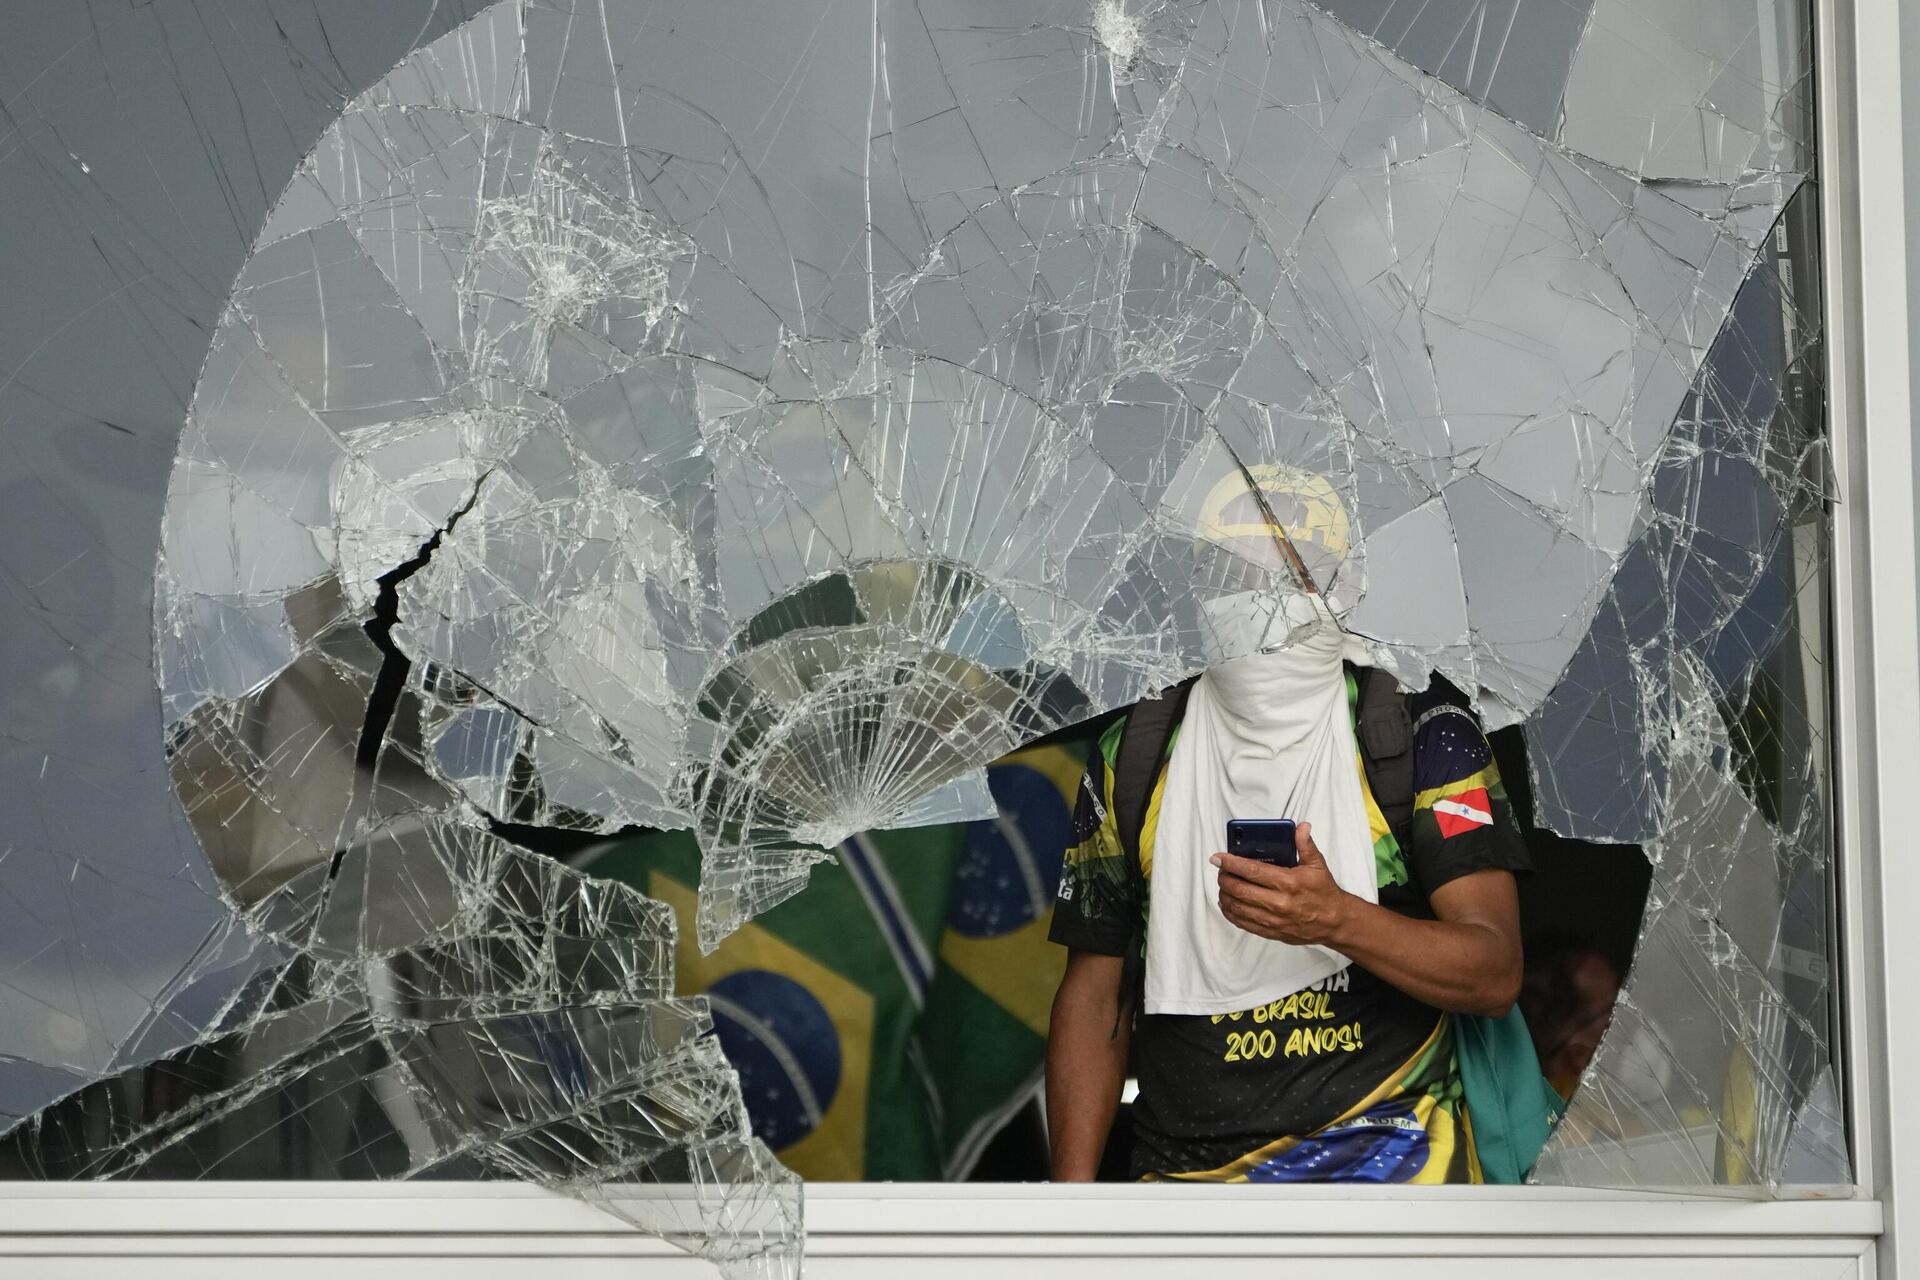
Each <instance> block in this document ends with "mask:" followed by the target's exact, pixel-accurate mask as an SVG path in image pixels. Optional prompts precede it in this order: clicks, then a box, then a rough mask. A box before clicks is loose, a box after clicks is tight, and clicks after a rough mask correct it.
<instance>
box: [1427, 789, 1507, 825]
mask: <svg viewBox="0 0 1920 1280" xmlns="http://www.w3.org/2000/svg"><path fill="white" fill-rule="evenodd" d="M1433 820H1434V821H1435V822H1437V823H1439V824H1440V834H1441V836H1442V837H1447V836H1457V835H1459V834H1460V833H1461V832H1462V831H1472V830H1473V829H1474V828H1476V827H1490V826H1492V825H1493V801H1491V800H1489V799H1487V789H1486V788H1485V787H1474V788H1472V789H1471V790H1468V791H1456V792H1454V793H1453V794H1452V795H1450V796H1447V797H1445V798H1444V799H1440V800H1435V801H1434V802H1433Z"/></svg>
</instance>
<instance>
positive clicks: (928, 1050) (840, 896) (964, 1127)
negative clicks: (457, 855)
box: [585, 737, 1091, 1181]
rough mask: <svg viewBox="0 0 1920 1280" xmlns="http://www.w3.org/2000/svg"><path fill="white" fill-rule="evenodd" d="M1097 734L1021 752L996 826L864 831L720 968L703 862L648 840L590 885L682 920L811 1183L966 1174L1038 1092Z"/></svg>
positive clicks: (762, 1129) (732, 941)
mask: <svg viewBox="0 0 1920 1280" xmlns="http://www.w3.org/2000/svg"><path fill="white" fill-rule="evenodd" d="M1090 741H1091V738H1090V737H1089V738H1087V739H1082V740H1076V741H1071V742H1067V743H1064V744H1063V743H1058V742H1056V743H1049V744H1048V745H1045V746H1040V747H1031V748H1027V749H1025V750H1022V751H1016V752H1014V753H1013V754H1012V755H1009V756H1007V757H1005V758H1003V759H1002V760H999V761H997V762H996V763H995V764H994V765H993V766H991V767H990V768H989V770H988V773H987V777H988V782H989V784H990V786H991V787H992V791H993V797H994V801H995V803H996V805H997V806H998V808H999V816H998V817H997V818H995V819H991V820H988V821H982V822H973V823H954V824H948V825H944V826H930V827H912V828H905V829H901V830H896V831H876V832H870V833H866V834H862V835H858V836H855V837H853V838H852V839H850V840H848V841H847V842H845V843H844V844H842V845H841V846H840V847H839V849H838V850H837V851H836V861H835V863H833V864H831V865H826V866H821V867H819V868H816V869H815V871H814V873H813V881H812V883H811V885H810V886H809V887H808V888H807V890H806V891H805V892H804V893H802V894H800V895H799V896H798V897H796V898H794V899H792V900H790V901H788V902H786V903H783V904H781V905H780V906H778V907H775V908H773V909H772V910H769V911H767V912H764V913H763V914H761V915H760V916H758V917H757V918H756V919H755V920H753V921H752V922H751V923H749V924H747V925H745V926H743V927H742V928H741V929H740V930H739V931H738V932H736V933H734V934H733V935H731V936H730V937H728V938H727V939H726V941H725V942H723V943H722V944H721V946H720V948H719V949H718V950H717V951H715V952H714V953H713V954H712V955H708V956H703V955H701V954H700V950H699V948H698V947H696V946H695V945H694V943H693V913H694V907H695V904H696V900H697V894H696V887H697V884H698V876H699V867H700V854H699V850H698V848H697V847H696V846H695V844H694V840H693V836H692V834H691V833H689V832H686V831H664V832H656V833H652V834H647V835H641V836H636V837H633V838H631V839H628V840H624V841H621V842H619V843H617V844H614V845H610V846H608V847H607V848H606V849H604V850H603V851H601V852H600V853H599V854H598V855H597V856H596V857H595V858H594V859H593V860H592V861H591V862H590V863H588V864H587V865H586V868H585V869H586V870H588V871H590V872H592V873H593V874H595V875H599V876H603V877H606V878H608V879H613V880H619V881H622V882H624V883H627V884H631V885H633V886H635V887H636V888H638V889H640V890H641V891H642V892H644V893H646V894H647V895H648V896H649V897H653V898H657V899H659V900H660V901H662V902H665V903H667V904H668V905H669V906H671V907H672V908H673V909H674V913H675V915H676V916H677V918H678V920H679V924H680V931H679V941H678V945H677V949H676V955H675V960H676V964H677V974H678V989H679V991H680V992H681V994H684V995H705V996H706V997H707V998H708V1000H709V1001H710V1002H711V1004H712V1007H713V1016H714V1023H715V1026H716V1029H717V1032H718V1034H719V1037H720V1041H721V1044H722V1045H723V1046H724V1048H725V1049H726V1053H727V1057H728V1060H729V1061H731V1062H732V1063H733V1065H734V1068H735V1069H736V1070H737V1071H738V1072H739V1073H740V1080H741V1089H742V1093H743V1094H744V1096H745V1098H746V1104H747V1111H748V1114H749V1115H750V1116H751V1118H752V1121H753V1127H754V1130H755V1132H756V1133H757V1134H758V1135H759V1136H760V1137H761V1138H762V1139H763V1140H764V1141H765V1142H766V1143H767V1145H768V1146H769V1147H771V1148H772V1149H773V1150H774V1152H775V1153H776V1154H777V1155H778V1156H779V1157H780V1159H781V1160H782V1161H783V1162H784V1163H786V1164H787V1165H788V1167H790V1168H792V1169H793V1170H795V1171H796V1172H798V1173H799V1174H801V1175H802V1176H803V1177H806V1178H812V1179H819V1180H826V1181H837V1180H863V1179H864V1180H885V1179H892V1180H898V1181H931V1180H940V1179H958V1178H964V1177H965V1176H966V1174H967V1172H968V1170H969V1169H971V1168H972V1166H973V1163H974V1162H975V1160H977V1159H978V1157H979V1155H980V1152H981V1150H982V1149H983V1148H984V1147H985V1146H986V1144H987V1142H988V1141H989V1140H990V1139H991V1138H992V1137H993V1135H994V1134H995V1133H996V1132H998V1130H999V1129H1000V1127H1001V1126H1002V1125H1003V1124H1004V1123H1005V1122H1006V1120H1007V1119H1008V1118H1009V1117H1010V1116H1011V1115H1012V1114H1013V1113H1014V1112H1016V1111H1017V1110H1018V1109H1019V1108H1020V1107H1021V1106H1022V1105H1024V1104H1025V1103H1026V1101H1027V1099H1028V1098H1029V1097H1031V1096H1032V1094H1033V1091H1034V1089H1035V1088H1036V1087H1037V1085H1038V1083H1039V1079H1040V1071H1041V1066H1042V1062H1043V1059H1044V1055H1045V1049H1046V1030H1047V1013H1048V1008H1049V1006H1050V1004H1051V1002H1052V999H1053V992H1054V988H1055V987H1057V986H1058V985H1059V981H1060V973H1061V970H1062V968H1063V967H1064V966H1065V963H1066V954H1065V952H1064V951H1062V950H1061V949H1060V948H1058V947H1055V946H1052V945H1051V944H1049V943H1048V942H1047V927H1048V924H1049V923H1050V922H1051V918H1052V909H1053V898H1054V893H1055V892H1056V890H1057V888H1058V885H1059V881H1060V863H1061V857H1062V854H1063V852H1064V850H1065V848H1066V844H1067V834H1068V829H1069V826H1070V823H1071V818H1072V810H1073V800H1074V792H1075V788H1076V786H1077V785H1078V782H1079V778H1080V772H1081V770H1082V768H1084V766H1085V762H1086V752H1087V748H1088V745H1089V743H1090Z"/></svg>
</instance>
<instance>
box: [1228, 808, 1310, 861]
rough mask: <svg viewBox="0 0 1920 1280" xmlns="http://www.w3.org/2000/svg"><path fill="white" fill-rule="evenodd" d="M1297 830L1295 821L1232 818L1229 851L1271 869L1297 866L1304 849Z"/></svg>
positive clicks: (1237, 856)
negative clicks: (1300, 843)
mask: <svg viewBox="0 0 1920 1280" xmlns="http://www.w3.org/2000/svg"><path fill="white" fill-rule="evenodd" d="M1296 830H1297V828H1296V826H1295V824H1294V821H1293V819H1292V818H1229V819H1227V852H1228V853H1230V854H1232V855H1233V856H1234V857H1236V858H1248V859H1251V860H1252V861H1254V862H1264V863H1266V864H1268V865H1269V866H1274V867H1297V866H1299V865H1300V847H1299V845H1298V844H1297V843H1296Z"/></svg>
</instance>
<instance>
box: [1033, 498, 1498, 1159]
mask: <svg viewBox="0 0 1920 1280" xmlns="http://www.w3.org/2000/svg"><path fill="white" fill-rule="evenodd" d="M1249 480H1251V481H1252V482H1253V484H1251V485H1249V483H1248V481H1249ZM1200 523H1201V539H1202V542H1201V545H1202V547H1203V548H1204V549H1205V551H1206V553H1207V554H1206V555H1205V556H1203V564H1212V565H1214V566H1216V567H1215V568H1213V569H1203V571H1202V577H1203V579H1207V578H1210V581H1207V582H1206V586H1207V587H1208V588H1209V591H1208V598H1209V600H1210V602H1209V603H1208V605H1207V606H1206V610H1207V620H1208V624H1209V625H1210V626H1211V627H1212V628H1213V629H1214V632H1215V636H1214V638H1215V642H1216V646H1217V649H1218V651H1219V652H1221V653H1225V654H1232V653H1238V654H1241V655H1244V656H1239V657H1235V658H1232V659H1231V660H1228V661H1223V662H1217V663H1215V664H1214V665H1213V666H1212V667H1210V668H1209V669H1208V671H1207V672H1206V674H1204V675H1203V676H1201V677H1200V678H1199V679H1198V680H1197V681H1195V682H1192V684H1191V686H1190V687H1186V686H1183V687H1182V690H1181V696H1180V697H1179V698H1178V699H1177V700H1174V704H1170V705H1172V710H1162V711H1161V712H1160V719H1161V720H1162V721H1163V722H1165V724H1166V728H1165V729H1164V730H1161V731H1159V733H1158V737H1157V739H1156V740H1155V741H1153V742H1151V743H1149V744H1147V745H1146V746H1144V747H1143V746H1142V745H1141V742H1140V738H1139V735H1134V736H1130V735H1129V722H1130V721H1141V722H1143V723H1144V721H1145V719H1146V712H1145V710H1144V709H1145V708H1146V707H1147V706H1148V704H1147V703H1144V702H1143V703H1141V704H1139V705H1138V706H1136V708H1135V709H1134V711H1133V713H1132V714H1131V716H1130V717H1128V718H1127V719H1123V720H1121V721H1120V722H1118V723H1116V724H1115V725H1113V726H1112V727H1111V728H1110V729H1109V730H1108V731H1107V732H1106V733H1105V734H1104V735H1103V736H1102V738H1101V740H1100V743H1099V745H1098V748H1097V749H1096V750H1095V751H1094V753H1093V756H1092V759H1091V761H1090V762H1089V764H1088V767H1087V771H1086V776H1085V778H1084V779H1083V781H1082V786H1081V791H1080V795H1079V800H1078V803H1077V807H1076V810H1075V815H1074V826H1073V834H1072V837H1071V839H1072V842H1073V843H1072V847H1071V848H1070V849H1069V850H1068V853H1067V859H1066V867H1065V870H1064V873H1063V876H1062V880H1061V884H1060V891H1059V900H1058V902H1057V903H1056V905H1055V911H1054V920H1053V926H1052V938H1053V940H1054V941H1055V942H1057V943H1060V944H1062V945H1064V946H1066V947H1067V948H1069V958H1068V962H1067V969H1066V975H1065V977H1064V978H1063V979H1062V981H1061V984H1060V988H1059V991H1058V993H1057V994H1056V996H1055V999H1054V1004H1053V1015H1052V1023H1051V1028H1050V1031H1049V1035H1048V1044H1047V1074H1046V1090H1047V1095H1046V1096H1047V1118H1048V1125H1049V1130H1050V1134H1051V1144H1052V1155H1053V1173H1054V1177H1055V1178H1056V1179H1058V1180H1061V1181H1087V1180H1091V1179H1092V1178H1093V1177H1094V1174H1095V1171H1096V1169H1097V1168H1098V1166H1099V1163H1100V1158H1101V1154H1102V1151H1103V1149H1104V1147H1105V1144H1106V1141H1107V1137H1108V1132H1109V1130H1110V1129H1111V1127H1112V1125H1113V1121H1114V1117H1115V1114H1116V1110H1117V1107H1118V1104H1119V1101H1120V1096H1121V1091H1122V1086H1123V1085H1124V1083H1125V1081H1126V1079H1127V1077H1128V1076H1129V1075H1134V1076H1137V1078H1138V1081H1139V1096H1138V1099H1137V1102H1136V1104H1135V1106H1134V1108H1133V1124H1134V1141H1133V1147H1132V1150H1133V1156H1132V1174H1133V1176H1135V1177H1140V1178H1150V1179H1159V1178H1176V1179H1190V1180H1204V1181H1255V1182H1284V1181H1308V1180H1311V1181H1335V1180H1345V1181H1359V1182H1415V1183H1431V1182H1477V1181H1480V1180H1481V1176H1482V1175H1481V1167H1480V1161H1479V1159H1478V1157H1477V1155H1476V1153H1475V1149H1474V1142H1473V1131H1472V1122H1471V1118H1470V1117H1469V1115H1468V1114H1467V1108H1466V1105H1465V1101H1464V1097H1463V1089H1462V1085H1461V1077H1460V1069H1459V1065H1458V1061H1457V1059H1456V1054H1455V1043H1456V1039H1455V1018H1456V1015H1461V1014H1472V1015H1480V1016H1486V1017H1500V1016H1502V1015H1504V1014H1505V1013H1506V1011H1507V1010H1508V1008H1509V1007H1510V1006H1511V1004H1512V1003H1513V1000H1514V997H1515V994H1516V992H1517V991H1518V990H1519V987H1520V981H1521V947H1520V927H1519V907H1518V902H1517V895H1516V888H1515V881H1514V873H1515V872H1516V871H1522V870H1525V869H1526V867H1527V861H1526V855H1525V851H1524V847H1523V845H1522V843H1521V839H1520V835H1519V832H1518V830H1517V829H1516V827H1515V825H1514V822H1513V819H1512V817H1511V815H1510V813H1509V811H1508V808H1507V803H1506V797H1505V793H1504V791H1503V789H1502V787H1501V784H1500V775H1499V770H1498V768H1497V767H1496V766H1495V764H1494V761H1493V757H1492V753H1491V752H1490V751H1489V749H1488V747H1487V742H1486V738H1485V737H1484V735H1483V734H1482V733H1481V730H1480V726H1479V723H1478V721H1477V720H1476V719H1475V718H1474V716H1473V714H1472V712H1471V711H1470V710H1469V708H1468V705H1467V701H1466V699H1465V698H1464V697H1463V696H1461V695H1460V694H1459V692H1458V691H1457V690H1455V689H1453V688H1452V686H1450V685H1448V684H1446V682H1444V681H1441V680H1436V681H1435V682H1434V684H1433V685H1432V686H1431V687H1429V688H1428V689H1427V690H1426V691H1425V692H1423V693H1420V694H1417V695H1412V696H1408V695H1405V694H1402V693H1400V692H1399V691H1398V689H1397V686H1394V685H1393V682H1392V679H1391V677H1389V676H1386V675H1385V674H1384V673H1380V672H1374V671H1370V670H1367V669H1366V668H1365V666H1364V664H1365V660H1366V653H1365V650H1364V648H1363V647H1362V646H1361V645H1360V644H1359V643H1358V642H1357V641H1356V640H1355V639H1354V638H1353V637H1351V636H1349V635H1346V634H1345V633H1343V632H1342V631H1341V629H1340V628H1339V626H1338V624H1337V623H1336V622H1335V621H1334V616H1333V613H1334V609H1335V608H1336V607H1337V606H1335V605H1332V604H1330V602H1329V600H1328V599H1327V597H1326V596H1325V595H1324V594H1323V593H1322V591H1321V587H1320V584H1328V583H1333V582H1335V581H1336V578H1337V574H1338V570H1339V567H1340V565H1341V562H1342V561H1343V560H1344V559H1345V557H1346V553H1347V543H1348V524H1347V519H1346V515H1345V511H1344V508H1343V506H1342V504H1341V503H1340V501H1339V498H1338V495H1337V494H1335V493H1334V492H1333V490H1332V488H1331V487H1330V486H1329V485H1328V484H1327V483H1326V481H1325V480H1324V479H1322V478H1320V477H1318V476H1313V475H1310V474H1307V473H1303V472H1298V471H1294V470H1292V469H1291V468H1284V467H1260V468H1255V469H1253V471H1251V472H1247V473H1240V472H1236V473H1235V474H1233V475H1230V476H1229V477H1227V478H1226V479H1225V480H1223V481H1222V482H1221V483H1220V484H1219V485H1217V486H1215V488H1214V491H1213V492H1212V493H1211V494H1209V495H1208V497H1207V499H1206V501H1205V503H1204V506H1203V510H1202V512H1201V522H1200ZM1274 582H1284V583H1289V584H1291V587H1290V589H1286V590H1280V591H1277V592H1276V591H1273V590H1272V588H1271V584H1272V583H1274ZM1378 681H1385V682H1386V683H1385V686H1384V687H1382V688H1376V689H1374V691H1373V692H1372V693H1371V694H1369V695H1368V699H1369V701H1370V702H1372V703H1373V704H1375V706H1376V709H1377V707H1378V705H1379V704H1381V702H1382V699H1384V705H1385V707H1386V710H1387V711H1388V713H1389V715H1390V716H1397V717H1398V718H1399V723H1400V725H1401V726H1403V728H1402V730H1401V740H1400V742H1398V743H1397V744H1396V743H1392V742H1382V741H1377V740H1375V739H1376V737H1379V736H1380V735H1373V734H1371V733H1369V734H1367V735H1364V736H1362V737H1356V717H1357V716H1361V715H1363V714H1370V713H1367V712H1364V711H1363V707H1362V701H1363V699H1362V692H1361V691H1362V688H1363V685H1367V684H1369V683H1371V682H1378ZM1369 724H1371V722H1369ZM1391 736H1392V735H1391V734H1387V735H1384V737H1387V738H1390V737H1391ZM1369 744H1371V747H1372V748H1377V750H1375V751H1374V753H1373V754H1372V755H1370V754H1369ZM1396 748H1397V750H1398V751H1399V753H1400V758H1398V764H1399V765H1400V766H1401V767H1400V768H1399V769H1398V770H1396V769H1394V768H1393V767H1391V765H1392V763H1393V762H1392V761H1388V760H1386V758H1385V757H1386V756H1387V755H1391V754H1392V753H1393V751H1394V750H1395V749H1396ZM1143 751H1151V752H1152V753H1153V754H1152V755H1151V756H1149V757H1145V763H1146V765H1147V767H1146V769H1144V770H1140V769H1138V768H1133V769H1129V767H1128V766H1127V765H1126V764H1124V763H1123V761H1124V760H1126V759H1129V758H1130V759H1132V760H1134V761H1136V762H1138V761H1140V760H1142V758H1143V757H1142V755H1141V754H1140V753H1142V752H1143ZM1129 752H1131V753H1133V754H1132V755H1131V756H1129V755H1128V753H1129ZM1376 756H1378V757H1380V759H1379V760H1378V761H1377V760H1376V758H1375V757H1376ZM1406 756H1410V757H1411V759H1410V761H1408V760H1407V759H1405V758H1404V757H1406ZM1409 764H1410V768H1408V767H1406V766H1407V765H1409ZM1117 774H1119V775H1131V776H1137V777H1138V778H1139V779H1140V782H1139V785H1138V790H1139V791H1140V792H1141V794H1139V795H1129V794H1126V787H1127V785H1128V783H1127V782H1126V780H1125V777H1122V778H1120V780H1119V782H1118V785H1119V787H1120V788H1121V792H1120V793H1118V794H1117V793H1116V775H1117ZM1390 792H1399V793H1401V794H1391V793H1390ZM1129 815H1137V817H1134V818H1133V819H1132V820H1133V821H1135V822H1136V823H1137V828H1136V829H1135V830H1131V831H1129V830H1127V829H1126V824H1127V822H1128V821H1129ZM1390 815H1393V816H1391V817H1390ZM1395 818H1397V819H1398V820H1397V821H1396V820H1395ZM1232 819H1291V820H1294V821H1295V823H1296V824H1297V827H1296V832H1297V833H1296V836H1295V841H1294V843H1295V852H1296V855H1297V860H1298V865H1297V866H1293V867H1288V866H1282V865H1274V864H1270V863H1266V862H1258V861H1252V860H1249V859H1246V858H1239V857H1233V856H1230V855H1228V854H1226V853H1224V852H1223V850H1224V849H1225V847H1226V823H1227V822H1228V821H1229V820H1232ZM1129 850H1132V852H1131V853H1130V852H1129ZM1283 860H1284V859H1283Z"/></svg>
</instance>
